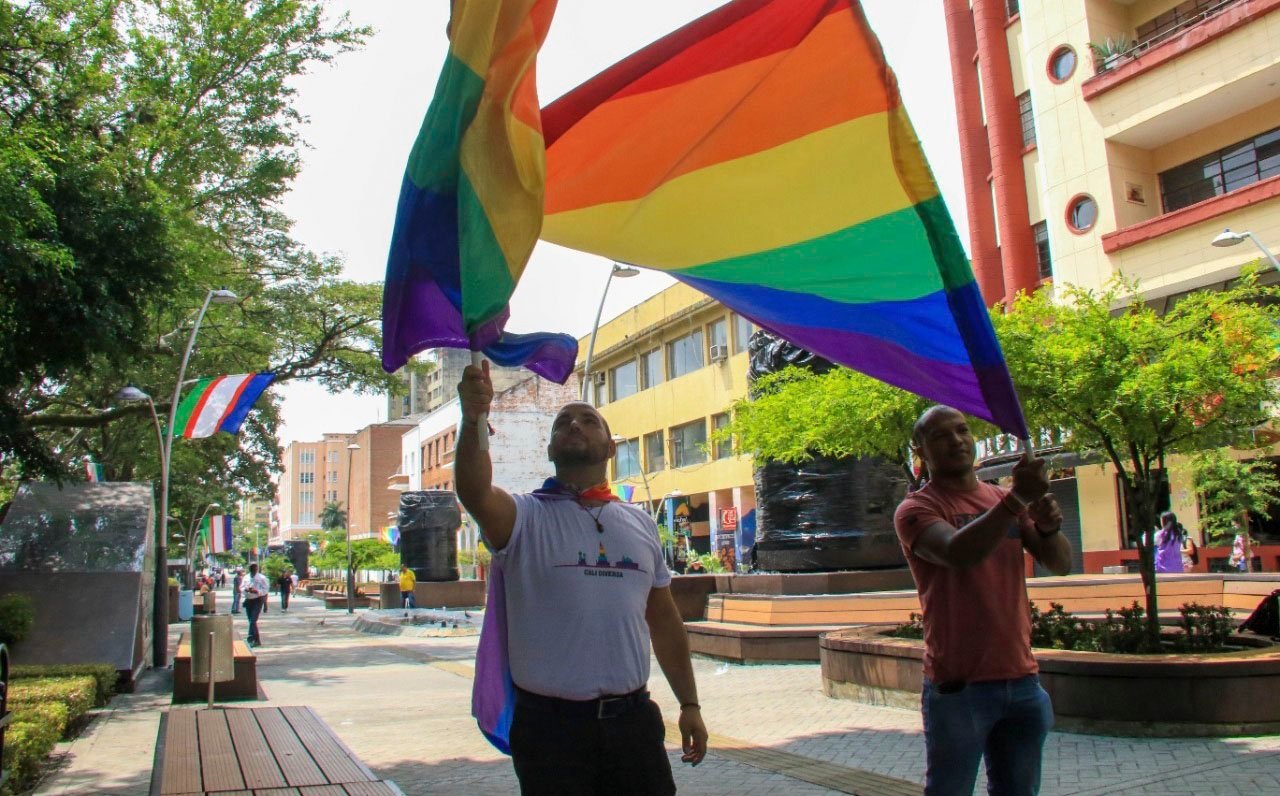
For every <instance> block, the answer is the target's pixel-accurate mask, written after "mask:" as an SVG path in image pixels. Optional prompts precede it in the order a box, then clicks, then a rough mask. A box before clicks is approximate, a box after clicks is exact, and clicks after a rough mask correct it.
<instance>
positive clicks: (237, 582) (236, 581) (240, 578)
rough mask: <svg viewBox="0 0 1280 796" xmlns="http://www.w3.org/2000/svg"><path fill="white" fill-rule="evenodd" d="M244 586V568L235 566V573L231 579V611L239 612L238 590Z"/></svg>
mask: <svg viewBox="0 0 1280 796" xmlns="http://www.w3.org/2000/svg"><path fill="white" fill-rule="evenodd" d="M243 587H244V570H242V569H240V568H239V567H236V575H235V577H234V578H232V579H231V613H233V614H238V613H240V596H241V595H240V590H241V589H242V588H243Z"/></svg>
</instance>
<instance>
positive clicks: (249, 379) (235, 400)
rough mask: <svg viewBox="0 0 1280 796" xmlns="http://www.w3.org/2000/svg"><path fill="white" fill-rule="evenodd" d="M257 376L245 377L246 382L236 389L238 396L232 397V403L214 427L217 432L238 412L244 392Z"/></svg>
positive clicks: (253, 374)
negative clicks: (230, 416)
mask: <svg viewBox="0 0 1280 796" xmlns="http://www.w3.org/2000/svg"><path fill="white" fill-rule="evenodd" d="M257 375H258V374H256V373H250V374H248V375H247V376H245V378H244V381H242V382H240V386H239V387H238V388H237V389H236V394H235V395H233V396H231V402H230V403H228V404H227V408H226V409H224V410H223V412H222V416H221V417H219V418H218V422H217V423H216V424H215V425H214V427H213V430H214V431H215V432H216V431H217V430H218V429H220V428H222V424H223V423H225V422H227V417H228V416H229V415H230V414H231V413H232V412H234V411H236V406H237V405H238V404H239V403H240V396H241V395H244V391H245V390H246V389H247V388H248V387H249V385H250V384H252V383H253V379H254V377H255V376H257Z"/></svg>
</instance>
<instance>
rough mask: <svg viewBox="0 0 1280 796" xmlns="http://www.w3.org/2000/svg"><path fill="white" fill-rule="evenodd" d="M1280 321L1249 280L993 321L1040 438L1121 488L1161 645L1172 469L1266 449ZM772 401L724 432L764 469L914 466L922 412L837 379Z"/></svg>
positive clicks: (1103, 298) (783, 382)
mask: <svg viewBox="0 0 1280 796" xmlns="http://www.w3.org/2000/svg"><path fill="white" fill-rule="evenodd" d="M1277 320H1280V291H1277V290H1276V289H1275V288H1271V287H1263V286H1260V285H1258V284H1257V281H1256V279H1254V278H1253V277H1252V276H1251V275H1249V274H1246V275H1244V276H1243V277H1241V279H1240V280H1238V282H1237V283H1236V284H1234V285H1233V286H1232V287H1230V288H1228V289H1226V290H1223V291H1218V292H1207V291H1206V292H1198V293H1193V294H1191V295H1189V296H1186V297H1184V298H1182V299H1181V300H1180V301H1179V302H1178V303H1177V304H1176V305H1174V306H1173V307H1172V308H1171V309H1170V310H1169V311H1168V312H1166V313H1165V314H1163V315H1161V314H1159V313H1157V312H1156V310H1155V309H1154V308H1153V307H1151V306H1148V305H1147V304H1146V303H1144V302H1143V301H1142V298H1141V294H1140V293H1139V292H1138V290H1137V287H1136V286H1135V285H1130V284H1126V283H1124V282H1120V281H1116V282H1113V283H1111V284H1109V285H1107V286H1106V287H1105V288H1104V289H1102V290H1100V291H1096V292H1095V291H1088V290H1082V289H1070V288H1069V289H1067V290H1066V291H1065V293H1062V292H1060V293H1059V296H1058V299H1055V297H1054V296H1053V295H1051V294H1050V292H1049V291H1040V292H1038V293H1036V294H1034V295H1031V296H1022V297H1020V298H1019V299H1018V300H1017V301H1016V302H1015V303H1014V305H1013V306H1012V307H1011V308H1010V310H1009V311H1008V312H1007V313H1001V312H998V311H997V312H994V313H993V315H992V321H993V324H994V326H995V329H996V334H997V337H998V338H999V340H1000V343H1001V345H1002V346H1003V348H1004V352H1005V357H1006V360H1007V361H1008V363H1009V369H1010V372H1011V374H1012V376H1013V380H1014V383H1015V385H1016V386H1017V388H1018V393H1019V395H1020V396H1021V398H1022V402H1023V408H1024V410H1025V412H1026V415H1027V419H1028V421H1029V423H1030V425H1031V427H1032V428H1041V429H1048V430H1051V431H1052V432H1053V433H1054V434H1055V436H1060V437H1061V440H1062V445H1063V447H1064V448H1066V449H1067V450H1071V451H1076V452H1081V453H1087V454H1098V455H1101V456H1103V457H1104V458H1105V459H1106V460H1107V461H1108V462H1109V463H1110V464H1111V466H1113V467H1114V468H1115V471H1116V473H1117V475H1118V476H1119V477H1120V482H1121V487H1122V489H1123V492H1124V496H1125V505H1126V506H1127V507H1128V514H1129V516H1128V518H1127V525H1128V528H1129V536H1130V540H1131V542H1132V543H1133V544H1134V545H1135V546H1136V547H1137V548H1138V552H1139V561H1140V564H1141V570H1142V579H1143V586H1144V591H1145V597H1146V613H1147V621H1148V633H1149V642H1150V643H1152V644H1157V643H1158V637H1159V624H1158V622H1159V610H1158V609H1159V605H1158V599H1157V593H1156V582H1155V561H1154V555H1153V550H1152V542H1153V540H1152V538H1151V537H1152V535H1151V534H1150V533H1147V531H1148V530H1150V529H1152V528H1154V527H1155V526H1156V525H1157V524H1158V515H1159V511H1160V509H1161V508H1162V504H1161V500H1162V498H1163V496H1164V495H1165V494H1166V490H1167V485H1166V480H1165V479H1166V477H1167V476H1166V475H1165V473H1166V464H1167V459H1168V457H1170V456H1172V455H1174V454H1193V453H1196V452H1198V451H1203V450H1208V449H1212V448H1218V447H1222V446H1224V445H1230V446H1233V447H1237V448H1242V449H1243V448H1251V447H1254V446H1255V445H1256V443H1255V442H1254V438H1253V434H1252V430H1253V429H1254V428H1255V427H1256V426H1258V425H1259V424H1260V423H1262V422H1263V421H1264V420H1266V419H1267V416H1268V410H1267V409H1266V406H1267V404H1268V402H1270V401H1272V400H1273V399H1274V395H1273V390H1272V388H1271V387H1270V385H1269V384H1268V383H1267V375H1268V369H1269V368H1270V366H1271V363H1272V361H1273V359H1274V357H1275V351H1276V342H1277V335H1276V331H1275V329H1276V322H1277ZM770 389H771V391H770V392H767V393H766V395H765V396H764V399H763V400H762V401H760V402H758V403H756V404H752V403H749V402H744V403H742V404H741V405H739V407H738V409H737V412H736V413H735V417H734V420H733V422H732V424H731V425H730V428H729V429H728V433H732V434H734V435H736V436H737V437H738V439H739V442H740V444H741V445H742V447H743V448H744V449H746V450H749V451H752V452H754V453H755V454H756V455H757V456H758V457H759V458H761V459H765V460H768V459H777V458H782V459H790V460H797V459H803V458H804V457H805V456H806V455H807V454H806V451H808V450H813V451H816V452H818V453H824V454H836V455H853V456H882V457H884V458H888V459H890V460H896V461H905V457H904V456H902V455H900V454H899V453H897V452H898V451H901V450H902V446H903V445H904V444H905V443H906V441H907V440H908V439H909V437H910V433H911V425H912V423H913V422H914V420H915V418H916V416H917V415H918V409H920V408H921V407H922V406H923V404H922V403H920V402H919V401H918V399H915V398H913V397H911V396H907V395H905V394H903V393H901V391H896V390H894V389H893V388H888V387H882V386H879V385H877V384H876V383H873V382H869V381H868V380H866V379H865V378H863V377H858V376H854V375H850V374H849V373H848V372H847V371H844V370H840V369H837V370H835V371H832V372H831V373H829V374H827V375H825V376H813V377H809V376H781V377H779V378H778V379H777V380H776V382H774V383H772V384H771V385H770ZM855 391H856V392H858V393H859V394H858V395H857V396H853V395H849V394H848V393H851V392H855ZM855 418H856V419H857V421H859V422H850V421H851V419H855ZM864 418H866V419H867V421H868V422H865V423H864V422H862V421H863V419H864ZM975 433H978V434H982V433H984V432H982V431H980V430H979V431H975ZM793 436H794V437H796V438H797V439H794V440H793V439H792V437H793ZM904 466H905V464H904Z"/></svg>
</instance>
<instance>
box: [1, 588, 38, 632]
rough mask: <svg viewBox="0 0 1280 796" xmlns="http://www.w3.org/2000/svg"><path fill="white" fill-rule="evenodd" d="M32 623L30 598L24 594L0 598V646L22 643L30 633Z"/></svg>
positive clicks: (32, 613) (33, 617)
mask: <svg viewBox="0 0 1280 796" xmlns="http://www.w3.org/2000/svg"><path fill="white" fill-rule="evenodd" d="M33 621H35V612H34V611H33V610H32V608H31V598H30V597H28V596H27V595H25V594H5V595H3V596H0V644H13V643H15V642H18V641H22V640H23V639H24V638H26V637H27V633H29V632H31V623H32V622H33Z"/></svg>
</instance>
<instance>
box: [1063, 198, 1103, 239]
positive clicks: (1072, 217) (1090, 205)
mask: <svg viewBox="0 0 1280 796" xmlns="http://www.w3.org/2000/svg"><path fill="white" fill-rule="evenodd" d="M1097 222H1098V203H1097V202H1095V201H1093V197H1092V196H1089V195H1088V194H1080V195H1079V196H1077V197H1075V198H1074V199H1072V200H1071V202H1070V203H1069V204H1068V205H1067V226H1069V227H1071V231H1072V232H1088V231H1089V230H1091V229H1093V225H1094V224H1096V223H1097Z"/></svg>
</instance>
